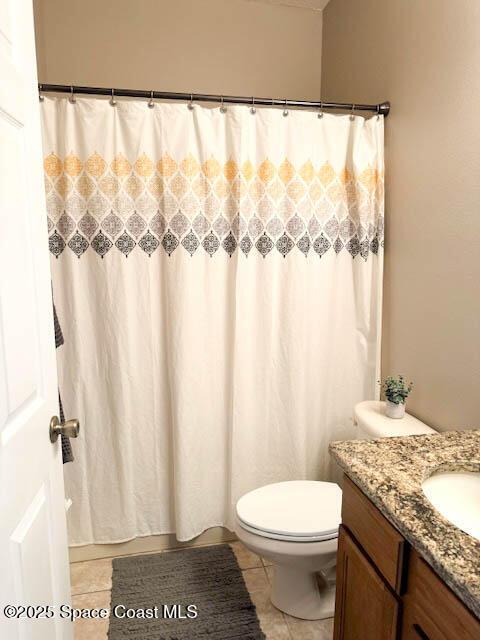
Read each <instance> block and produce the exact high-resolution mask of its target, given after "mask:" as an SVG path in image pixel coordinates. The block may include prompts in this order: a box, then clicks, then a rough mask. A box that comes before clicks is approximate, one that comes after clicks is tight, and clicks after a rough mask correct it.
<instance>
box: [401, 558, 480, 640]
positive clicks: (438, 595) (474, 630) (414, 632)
mask: <svg viewBox="0 0 480 640" xmlns="http://www.w3.org/2000/svg"><path fill="white" fill-rule="evenodd" d="M403 603H404V608H403V619H402V640H478V639H479V638H480V621H479V620H478V619H477V618H475V616H474V615H473V613H471V612H470V611H469V610H468V609H467V608H466V607H465V606H464V604H463V603H462V602H460V600H459V599H458V598H457V596H456V595H455V594H454V593H453V592H452V591H450V589H449V588H448V587H447V585H446V584H445V583H444V582H443V581H442V580H441V579H440V578H439V577H438V576H437V574H436V573H435V572H434V571H433V569H431V568H430V567H429V566H428V565H427V563H426V562H425V561H424V560H422V559H421V558H420V556H419V555H418V553H416V551H412V553H411V554H410V562H409V565H408V591H407V594H406V596H405V597H404V599H403Z"/></svg>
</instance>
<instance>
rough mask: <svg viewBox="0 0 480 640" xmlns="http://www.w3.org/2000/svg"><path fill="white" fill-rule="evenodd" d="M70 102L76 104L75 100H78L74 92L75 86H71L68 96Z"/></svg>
mask: <svg viewBox="0 0 480 640" xmlns="http://www.w3.org/2000/svg"><path fill="white" fill-rule="evenodd" d="M68 100H69V102H70V104H75V102H76V101H77V100H76V98H75V96H74V94H73V87H72V86H70V97H69V98H68Z"/></svg>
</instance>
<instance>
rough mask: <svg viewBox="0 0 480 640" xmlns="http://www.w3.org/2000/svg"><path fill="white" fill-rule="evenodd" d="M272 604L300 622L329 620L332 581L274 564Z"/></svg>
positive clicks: (333, 593) (333, 590) (332, 602)
mask: <svg viewBox="0 0 480 640" xmlns="http://www.w3.org/2000/svg"><path fill="white" fill-rule="evenodd" d="M271 601H272V604H273V605H274V606H275V607H276V608H277V609H280V611H283V612H284V613H287V614H288V615H289V616H294V617H295V618H301V619H302V620H323V619H324V618H332V617H333V614H334V610H335V582H334V580H327V579H326V578H325V577H324V576H323V575H322V574H321V573H311V572H309V571H305V570H303V571H302V570H301V569H298V568H296V567H293V566H291V565H282V564H274V565H273V587H272V594H271Z"/></svg>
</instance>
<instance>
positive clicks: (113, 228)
mask: <svg viewBox="0 0 480 640" xmlns="http://www.w3.org/2000/svg"><path fill="white" fill-rule="evenodd" d="M102 229H103V230H104V231H106V232H107V233H108V235H109V236H110V237H111V238H112V239H113V238H116V237H117V236H118V234H119V233H120V231H121V230H122V229H123V222H122V221H121V220H120V218H119V217H118V216H116V215H115V214H114V213H113V211H112V212H111V213H109V214H108V216H107V217H106V218H105V219H104V220H103V222H102Z"/></svg>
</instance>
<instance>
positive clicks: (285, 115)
mask: <svg viewBox="0 0 480 640" xmlns="http://www.w3.org/2000/svg"><path fill="white" fill-rule="evenodd" d="M287 116H288V109H287V99H286V98H285V108H284V110H283V117H284V118H286V117H287Z"/></svg>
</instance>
